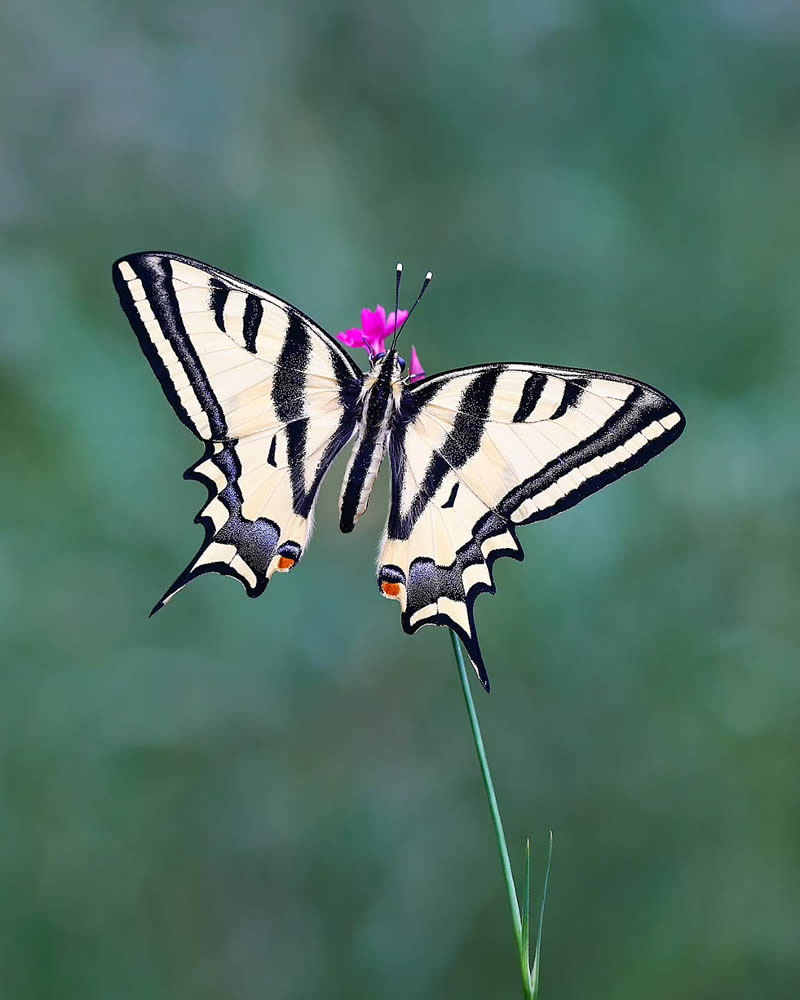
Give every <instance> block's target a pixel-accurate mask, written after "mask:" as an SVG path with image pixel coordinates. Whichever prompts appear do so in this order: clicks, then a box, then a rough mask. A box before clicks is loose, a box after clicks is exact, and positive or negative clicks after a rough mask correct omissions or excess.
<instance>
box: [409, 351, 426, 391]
mask: <svg viewBox="0 0 800 1000" xmlns="http://www.w3.org/2000/svg"><path fill="white" fill-rule="evenodd" d="M408 373H409V375H410V376H411V377H410V379H409V381H411V382H415V381H416V380H417V379H421V378H424V377H425V369H424V368H423V367H422V365H421V364H420V361H419V355H418V354H417V349H416V347H414V345H413V344H412V345H411V367H410V368H409V369H408Z"/></svg>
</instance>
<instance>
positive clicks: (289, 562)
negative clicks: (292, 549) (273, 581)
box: [278, 556, 295, 570]
mask: <svg viewBox="0 0 800 1000" xmlns="http://www.w3.org/2000/svg"><path fill="white" fill-rule="evenodd" d="M294 563H295V561H294V559H290V558H289V557H288V556H280V558H279V559H278V569H282V570H287V569H291V568H292V566H294Z"/></svg>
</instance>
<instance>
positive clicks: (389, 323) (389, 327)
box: [386, 309, 408, 337]
mask: <svg viewBox="0 0 800 1000" xmlns="http://www.w3.org/2000/svg"><path fill="white" fill-rule="evenodd" d="M407 319H408V310H407V309H398V310H397V329H398V330H399V329H400V327H401V326H402V325H403V323H405V321H406V320H407ZM393 335H394V309H393V310H392V311H391V312H390V313H389V315H388V316H387V317H386V336H387V337H391V336H393Z"/></svg>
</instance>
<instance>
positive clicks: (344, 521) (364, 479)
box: [339, 350, 403, 531]
mask: <svg viewBox="0 0 800 1000" xmlns="http://www.w3.org/2000/svg"><path fill="white" fill-rule="evenodd" d="M402 395H403V371H402V367H401V365H400V359H399V358H398V355H397V351H394V350H392V351H387V353H386V354H385V355H384V356H383V357H382V358H379V359H376V360H375V361H374V362H373V364H372V367H371V368H370V370H369V372H367V374H366V375H365V376H364V383H363V388H362V391H361V396H360V399H359V406H360V408H361V415H360V418H359V421H358V424H357V425H356V441H355V445H354V446H353V452H352V454H351V456H350V461H349V463H348V465H347V471H346V473H345V477H344V483H343V484H342V492H341V496H340V497H339V526H340V527H341V529H342V531H352V530H353V528H354V527H355V525H356V522H357V521H358V519H359V518H360V517H361V515H362V514H363V513H364V511H365V510H366V509H367V504H368V503H369V498H370V494H371V493H372V487H373V486H374V485H375V480H376V479H377V477H378V471H379V470H380V467H381V461H382V460H383V455H384V452H385V451H386V441H387V438H388V435H389V429H390V427H391V423H392V418H393V417H394V414H395V412H396V410H397V409H398V408H399V406H400V399H401V397H402Z"/></svg>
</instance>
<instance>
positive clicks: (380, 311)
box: [361, 306, 386, 354]
mask: <svg viewBox="0 0 800 1000" xmlns="http://www.w3.org/2000/svg"><path fill="white" fill-rule="evenodd" d="M361 327H362V329H363V331H364V340H365V341H366V344H367V346H368V348H369V351H370V353H371V354H383V352H384V351H385V350H386V344H385V343H384V342H385V340H386V310H385V309H384V308H383V306H377V307H376V308H375V309H374V310H373V309H362V310H361Z"/></svg>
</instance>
